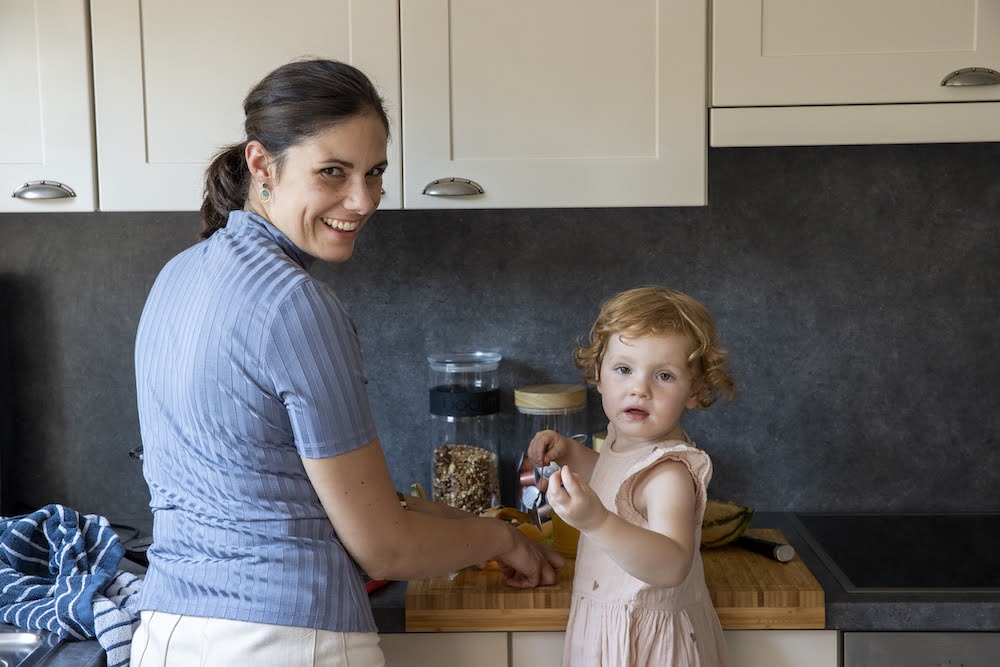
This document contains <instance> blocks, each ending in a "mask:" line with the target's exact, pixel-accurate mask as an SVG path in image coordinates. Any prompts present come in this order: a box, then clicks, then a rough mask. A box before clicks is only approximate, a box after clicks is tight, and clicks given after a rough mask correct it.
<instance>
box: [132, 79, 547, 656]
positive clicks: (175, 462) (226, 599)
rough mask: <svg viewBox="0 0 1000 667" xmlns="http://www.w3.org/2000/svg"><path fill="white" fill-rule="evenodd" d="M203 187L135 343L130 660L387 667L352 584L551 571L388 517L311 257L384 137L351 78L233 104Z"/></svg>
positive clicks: (510, 550)
mask: <svg viewBox="0 0 1000 667" xmlns="http://www.w3.org/2000/svg"><path fill="white" fill-rule="evenodd" d="M244 111H245V114H246V122H245V128H246V136H247V139H246V141H244V142H241V143H239V144H235V145H233V146H230V147H228V148H226V149H224V150H223V151H222V152H220V153H219V154H218V156H216V158H215V160H214V161H213V162H212V164H211V165H210V167H209V168H208V171H207V174H206V188H205V192H206V194H205V200H204V204H203V206H202V220H203V225H204V227H203V231H202V237H203V238H204V239H205V240H203V241H202V242H201V243H198V244H196V245H195V246H193V247H191V248H188V249H187V250H185V251H183V252H181V253H180V254H179V255H177V256H176V257H174V258H173V259H172V260H170V262H168V263H167V265H166V266H165V267H164V268H163V270H162V271H161V273H160V275H159V276H158V277H157V280H156V282H155V284H154V285H153V288H152V290H151V292H150V295H149V298H148V301H147V303H146V306H145V308H144V310H143V314H142V318H141V320H140V322H139V329H138V333H137V338H136V351H135V362H136V384H137V391H138V405H139V418H140V426H141V431H142V440H143V446H144V463H143V474H144V476H145V478H146V481H147V483H148V484H149V488H150V495H151V502H150V504H151V507H152V510H153V518H154V523H153V546H152V547H151V548H150V550H149V552H148V554H147V555H148V557H149V563H150V565H149V572H148V573H147V576H146V579H145V582H144V584H143V589H142V600H141V602H142V604H141V608H142V609H143V612H142V622H141V625H140V627H139V630H138V631H137V632H136V636H135V639H134V640H133V646H132V664H133V665H140V666H141V665H147V664H156V665H161V664H177V665H191V664H211V665H228V664H233V665H237V664H239V665H243V664H248V661H251V660H252V664H282V665H314V664H316V665H318V664H322V665H381V664H383V658H382V653H381V650H380V649H379V647H378V636H377V634H376V632H377V630H376V627H375V623H374V620H373V618H372V613H371V608H370V605H369V602H368V597H367V594H366V593H365V589H364V585H363V574H364V573H367V574H368V575H369V576H371V577H372V578H386V579H408V578H421V577H428V576H434V575H439V574H443V573H446V572H449V571H451V570H454V569H457V568H460V567H464V566H468V565H471V564H473V563H478V562H483V561H486V560H489V559H496V560H497V561H498V562H499V563H501V565H502V566H503V567H504V568H505V570H506V572H507V574H508V576H509V579H508V583H509V584H510V585H512V586H519V587H530V586H535V585H538V584H549V583H553V582H554V581H555V570H556V569H557V568H559V567H561V566H562V565H563V564H564V561H562V559H561V558H560V557H559V556H558V555H557V554H555V553H554V552H553V551H551V550H549V549H547V548H545V547H543V546H540V545H537V544H535V543H533V542H531V541H530V540H528V539H527V538H525V537H524V535H522V534H521V533H519V532H518V531H517V530H514V529H513V528H511V527H510V526H509V525H506V524H504V523H503V522H500V521H496V520H492V519H480V518H477V517H473V516H472V515H470V514H466V513H463V512H459V511H458V510H452V509H451V508H446V507H443V506H440V505H436V504H435V503H429V502H423V503H420V502H418V501H415V500H413V501H411V502H410V503H409V509H410V510H416V511H406V510H405V509H404V507H403V506H402V505H401V503H400V502H399V499H398V497H397V493H396V491H395V490H394V489H393V486H392V480H391V478H390V475H389V471H388V468H387V465H386V461H385V458H384V456H383V454H382V451H381V447H380V445H379V441H378V438H377V435H376V431H375V426H374V423H373V419H372V415H371V411H370V408H369V405H368V401H367V395H366V390H365V384H366V379H365V376H364V372H363V369H362V359H361V351H360V346H359V343H358V336H357V332H356V331H355V329H354V325H353V323H352V321H351V319H350V317H349V315H348V314H347V313H346V311H345V310H344V308H343V306H342V305H341V304H340V302H339V301H338V300H337V298H336V296H335V295H334V292H333V290H332V289H331V288H330V287H329V286H328V285H326V284H325V283H322V282H320V281H318V280H315V279H313V278H312V277H311V276H310V275H309V273H308V269H309V267H310V265H311V264H312V263H313V262H314V260H316V259H322V260H326V261H329V262H344V261H346V260H348V259H349V258H350V257H351V254H352V252H353V249H354V242H355V239H356V238H357V236H358V234H359V233H360V232H361V230H362V228H363V227H364V225H365V224H366V223H367V222H368V219H369V218H370V217H371V215H372V213H374V211H375V209H376V207H377V206H378V202H379V198H380V193H381V180H382V172H383V171H384V169H385V167H386V142H387V140H388V134H389V125H388V118H387V116H386V114H385V111H384V108H383V104H382V100H381V98H380V97H379V95H378V93H377V92H376V90H375V89H374V87H373V86H372V84H371V82H370V81H369V80H368V79H367V78H366V77H365V75H364V74H362V73H361V72H360V71H358V70H357V69H355V68H353V67H351V66H349V65H346V64H343V63H338V62H334V61H329V60H309V61H298V62H293V63H290V64H288V65H285V66H283V67H280V68H278V69H277V70H275V71H274V72H272V73H271V74H269V75H267V76H266V77H265V78H264V79H263V80H262V81H261V82H260V83H259V84H258V85H257V86H256V87H255V88H254V89H253V90H251V91H250V93H249V95H248V96H247V98H246V100H245V102H244Z"/></svg>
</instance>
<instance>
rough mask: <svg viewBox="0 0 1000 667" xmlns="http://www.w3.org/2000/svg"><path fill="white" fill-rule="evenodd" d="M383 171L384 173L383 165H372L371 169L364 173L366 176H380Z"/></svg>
mask: <svg viewBox="0 0 1000 667" xmlns="http://www.w3.org/2000/svg"><path fill="white" fill-rule="evenodd" d="M384 173H385V167H374V168H373V169H372V170H371V171H369V172H368V173H367V174H365V175H366V176H381V175H382V174H384Z"/></svg>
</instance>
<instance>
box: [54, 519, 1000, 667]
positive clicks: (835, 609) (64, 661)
mask: <svg viewBox="0 0 1000 667" xmlns="http://www.w3.org/2000/svg"><path fill="white" fill-rule="evenodd" d="M752 526H753V527H754V528H777V529H779V530H781V532H782V533H783V534H784V535H785V537H786V538H787V539H788V541H789V542H790V543H791V544H792V546H794V547H795V550H796V553H797V554H798V555H799V556H800V557H801V558H802V560H803V561H804V562H805V564H806V566H807V567H808V568H809V571H810V572H812V574H813V576H814V577H816V580H817V581H818V582H819V583H820V585H821V586H822V587H823V590H824V592H825V594H826V627H827V628H828V629H831V630H841V631H881V632H894V631H905V632H924V631H936V632H945V631H950V632H959V631H969V632H998V631H1000V593H956V592H950V593H852V592H848V591H847V590H846V589H845V588H844V587H843V586H842V585H841V584H840V582H839V581H838V580H837V578H836V577H835V576H834V575H833V573H832V572H830V570H829V569H828V568H827V567H826V565H825V564H824V563H823V561H822V559H821V558H820V557H819V555H817V554H816V552H815V551H813V549H812V548H811V547H810V546H809V544H808V543H807V542H806V541H805V539H804V538H803V537H802V535H800V533H799V531H798V528H797V525H796V522H795V520H794V517H793V516H792V515H791V514H789V513H786V512H758V513H757V514H756V515H755V516H754V520H753V523H752ZM901 557H905V555H903V556H901ZM956 566H957V567H960V566H961V564H957V565H956ZM371 603H372V612H373V613H374V615H375V622H376V624H377V625H378V628H379V631H380V632H382V633H399V632H405V631H406V582H405V581H396V582H393V583H391V584H389V585H388V586H386V587H385V588H382V589H380V590H378V591H375V592H374V593H372V595H371ZM45 664H46V667H105V664H106V663H105V660H104V651H103V650H102V649H101V647H100V645H99V644H98V643H97V642H96V641H85V642H67V643H65V644H64V645H63V646H62V647H60V649H59V650H58V651H56V652H55V653H54V654H53V658H52V660H51V661H49V662H47V663H45Z"/></svg>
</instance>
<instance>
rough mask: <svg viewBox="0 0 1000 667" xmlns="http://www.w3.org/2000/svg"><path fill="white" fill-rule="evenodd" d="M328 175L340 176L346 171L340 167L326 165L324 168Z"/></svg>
mask: <svg viewBox="0 0 1000 667" xmlns="http://www.w3.org/2000/svg"><path fill="white" fill-rule="evenodd" d="M322 171H323V173H324V174H326V175H327V176H340V175H341V174H343V173H344V170H343V169H341V168H340V167H326V168H325V169H323V170H322Z"/></svg>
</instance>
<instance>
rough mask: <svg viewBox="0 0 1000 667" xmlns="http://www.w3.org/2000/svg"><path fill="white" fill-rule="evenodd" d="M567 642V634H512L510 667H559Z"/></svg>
mask: <svg viewBox="0 0 1000 667" xmlns="http://www.w3.org/2000/svg"><path fill="white" fill-rule="evenodd" d="M565 641H566V633H565V632H512V633H510V667H539V666H540V665H546V666H549V665H551V667H559V665H562V661H563V643H564V642H565Z"/></svg>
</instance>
